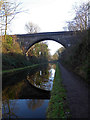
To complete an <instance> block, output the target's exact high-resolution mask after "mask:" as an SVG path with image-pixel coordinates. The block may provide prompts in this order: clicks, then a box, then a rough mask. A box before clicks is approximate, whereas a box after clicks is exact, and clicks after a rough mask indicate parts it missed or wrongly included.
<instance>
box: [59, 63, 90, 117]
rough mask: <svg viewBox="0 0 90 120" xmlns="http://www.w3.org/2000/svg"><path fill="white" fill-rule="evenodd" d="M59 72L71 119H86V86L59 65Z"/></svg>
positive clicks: (77, 77)
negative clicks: (65, 91)
mask: <svg viewBox="0 0 90 120" xmlns="http://www.w3.org/2000/svg"><path fill="white" fill-rule="evenodd" d="M60 70H61V75H62V79H63V84H64V86H65V89H66V90H67V93H66V95H67V101H68V103H69V108H70V110H71V114H72V118H88V117H89V116H88V89H89V88H88V85H87V84H86V83H85V82H84V81H83V80H82V79H81V78H79V76H76V75H75V74H74V73H72V72H71V71H68V70H67V69H65V68H64V67H63V66H62V65H61V64H60Z"/></svg>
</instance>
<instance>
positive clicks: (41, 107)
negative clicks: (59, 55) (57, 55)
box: [2, 64, 56, 119]
mask: <svg viewBox="0 0 90 120" xmlns="http://www.w3.org/2000/svg"><path fill="white" fill-rule="evenodd" d="M55 68H56V66H55V64H46V65H42V66H39V67H37V68H35V69H28V70H25V71H23V72H19V73H15V74H12V75H6V76H3V80H2V118H11V119H12V118H31V119H32V118H44V119H45V118H46V112H47V107H48V103H49V99H50V91H51V90H52V87H53V80H54V75H55Z"/></svg>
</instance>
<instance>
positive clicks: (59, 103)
mask: <svg viewBox="0 0 90 120" xmlns="http://www.w3.org/2000/svg"><path fill="white" fill-rule="evenodd" d="M68 117H70V110H69V107H68V104H67V100H66V90H65V89H64V86H63V84H62V78H61V72H60V68H59V63H57V64H56V72H55V77H54V81H53V89H52V91H51V98H50V101H49V106H48V109H47V118H68Z"/></svg>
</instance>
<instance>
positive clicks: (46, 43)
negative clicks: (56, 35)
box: [26, 39, 65, 61]
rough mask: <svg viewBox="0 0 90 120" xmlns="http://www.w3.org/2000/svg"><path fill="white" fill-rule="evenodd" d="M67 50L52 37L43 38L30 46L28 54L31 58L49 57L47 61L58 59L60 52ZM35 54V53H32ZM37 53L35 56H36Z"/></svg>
mask: <svg viewBox="0 0 90 120" xmlns="http://www.w3.org/2000/svg"><path fill="white" fill-rule="evenodd" d="M64 50H65V47H64V46H63V45H62V44H60V43H59V42H56V40H52V39H49V40H48V39H47V40H46V39H41V40H39V42H36V43H34V44H33V45H32V46H30V47H29V49H28V51H27V52H26V56H27V57H29V58H30V59H31V58H33V57H38V58H42V59H47V61H52V60H58V57H59V56H60V54H61V53H62V52H63V51H64ZM32 54H33V55H32ZM34 55H35V56H34Z"/></svg>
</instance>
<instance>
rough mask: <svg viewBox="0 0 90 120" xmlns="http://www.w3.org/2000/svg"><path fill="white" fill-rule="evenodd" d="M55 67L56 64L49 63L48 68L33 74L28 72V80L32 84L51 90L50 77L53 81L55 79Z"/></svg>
mask: <svg viewBox="0 0 90 120" xmlns="http://www.w3.org/2000/svg"><path fill="white" fill-rule="evenodd" d="M53 68H55V66H53V65H51V64H49V66H48V68H47V69H44V70H40V71H38V72H37V73H35V74H34V75H32V76H30V75H29V74H28V75H27V80H28V81H29V82H30V83H31V84H32V85H34V86H36V87H38V88H41V89H44V90H49V91H50V89H51V84H50V79H52V81H53V78H54V74H55V70H54V69H53ZM52 77H53V78H52Z"/></svg>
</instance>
